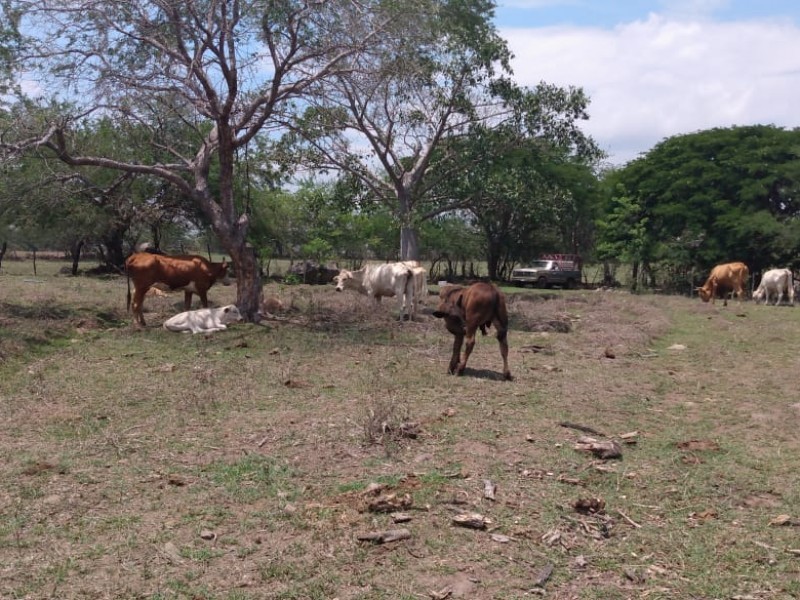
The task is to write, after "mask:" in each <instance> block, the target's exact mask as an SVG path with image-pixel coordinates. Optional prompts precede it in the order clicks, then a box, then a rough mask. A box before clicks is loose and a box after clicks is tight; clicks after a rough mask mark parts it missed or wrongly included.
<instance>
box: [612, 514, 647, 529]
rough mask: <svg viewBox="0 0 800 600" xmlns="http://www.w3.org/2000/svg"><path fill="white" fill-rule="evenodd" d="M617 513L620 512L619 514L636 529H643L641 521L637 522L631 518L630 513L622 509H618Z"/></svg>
mask: <svg viewBox="0 0 800 600" xmlns="http://www.w3.org/2000/svg"><path fill="white" fill-rule="evenodd" d="M617 514H619V516H620V517H622V518H623V519H625V520H626V521H627V522H628V523H630V524H631V525H633V526H634V527H635V528H636V529H641V528H642V526H641V525H639V523H637V522H636V521H634V520H633V519H631V518H630V517H629V516H628V515H626V514H625V513H624V512H622V511H621V510H620V509H617Z"/></svg>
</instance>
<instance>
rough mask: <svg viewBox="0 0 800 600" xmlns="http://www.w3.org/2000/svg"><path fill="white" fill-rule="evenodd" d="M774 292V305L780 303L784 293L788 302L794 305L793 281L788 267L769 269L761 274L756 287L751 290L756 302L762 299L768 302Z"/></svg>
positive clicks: (765, 302)
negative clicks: (759, 281) (753, 290)
mask: <svg viewBox="0 0 800 600" xmlns="http://www.w3.org/2000/svg"><path fill="white" fill-rule="evenodd" d="M773 294H775V306H778V304H780V303H781V297H782V296H783V295H784V294H786V297H787V299H788V300H789V303H790V304H791V305H792V306H794V283H793V282H792V271H791V270H790V269H770V270H769V271H767V272H765V273H764V274H763V275H762V276H761V283H759V284H758V289H756V291H755V292H753V300H754V301H755V302H756V303H758V302H759V301H760V300H762V299H763V300H764V304H769V299H770V297H771V296H772V295H773Z"/></svg>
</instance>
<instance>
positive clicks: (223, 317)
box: [220, 304, 242, 325]
mask: <svg viewBox="0 0 800 600" xmlns="http://www.w3.org/2000/svg"><path fill="white" fill-rule="evenodd" d="M241 320H242V315H241V313H240V312H239V308H238V307H237V306H236V305H235V304H229V305H228V306H223V307H222V313H221V314H220V322H221V323H223V324H224V325H227V324H229V323H238V322H239V321H241Z"/></svg>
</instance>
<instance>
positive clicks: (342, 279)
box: [333, 269, 360, 292]
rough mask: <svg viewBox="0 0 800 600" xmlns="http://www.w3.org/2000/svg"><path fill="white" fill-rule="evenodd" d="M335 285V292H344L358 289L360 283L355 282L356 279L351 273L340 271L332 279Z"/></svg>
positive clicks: (345, 270)
mask: <svg viewBox="0 0 800 600" xmlns="http://www.w3.org/2000/svg"><path fill="white" fill-rule="evenodd" d="M333 282H334V283H335V284H336V291H337V292H341V291H344V290H354V289H358V288H359V287H360V282H359V281H356V277H355V275H354V274H353V272H352V271H348V270H347V269H342V270H341V271H339V274H338V275H337V276H336V277H334V278H333Z"/></svg>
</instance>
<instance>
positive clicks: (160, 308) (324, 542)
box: [0, 266, 800, 600]
mask: <svg viewBox="0 0 800 600" xmlns="http://www.w3.org/2000/svg"><path fill="white" fill-rule="evenodd" d="M4 270H5V266H4ZM26 279H29V278H28V277H26V276H25V275H22V274H20V275H0V360H2V366H0V369H2V372H1V374H2V380H0V414H2V415H3V417H4V429H3V432H4V433H3V436H2V437H0V597H3V598H36V599H38V598H64V599H79V598H80V599H83V598H114V599H119V598H122V599H134V598H136V599H140V598H147V599H152V600H155V599H162V598H181V599H184V598H185V599H196V598H207V599H212V598H213V599H220V600H243V599H261V598H276V599H277V598H280V599H291V598H297V599H314V598H320V599H321V598H340V599H342V600H344V599H355V598H359V599H384V598H385V599H390V598H391V599H397V598H407V599H411V598H426V597H433V596H432V595H430V593H431V592H442V593H446V591H447V590H449V591H450V593H451V597H453V598H456V597H461V598H504V599H505V598H523V597H532V596H535V595H536V593H535V592H532V591H531V590H532V589H533V588H534V586H535V584H536V583H537V580H539V578H540V576H541V574H542V573H544V572H546V571H547V569H548V566H549V565H552V567H553V571H552V575H551V576H550V577H549V578H548V579H547V580H546V581H544V582H541V583H542V585H543V586H544V589H545V590H546V592H545V593H546V596H547V597H550V598H558V599H562V598H563V599H567V598H598V599H599V598H691V597H695V598H732V597H736V596H738V597H751V598H758V599H761V598H791V597H796V596H797V595H798V594H800V586H799V585H798V583H797V582H798V580H800V578H798V570H799V568H800V567H799V566H798V565H800V563H798V560H799V559H798V557H797V555H796V554H793V553H792V552H790V550H793V549H796V548H798V544H797V542H796V534H797V529H796V527H794V526H792V523H800V514H797V512H796V507H797V506H798V505H800V503H798V500H800V498H798V491H797V489H796V486H795V485H794V474H795V473H796V472H797V469H798V466H800V465H798V462H800V459H798V456H799V454H798V442H797V436H796V422H797V419H798V417H800V405H798V403H797V400H796V399H795V398H796V394H795V390H796V385H795V378H796V376H795V372H796V366H797V360H796V358H795V356H796V350H795V348H796V345H795V344H794V340H796V339H797V338H798V334H799V333H800V312H797V311H796V310H792V309H788V308H786V309H781V308H774V307H756V306H752V305H745V306H744V307H743V308H741V309H740V308H738V307H736V306H735V305H733V306H731V307H729V308H728V309H723V308H721V307H716V308H712V307H711V306H707V305H702V304H700V303H699V302H692V301H690V300H688V299H684V298H669V297H657V296H646V297H635V296H630V295H627V294H623V293H592V292H570V293H566V292H565V293H563V294H549V295H542V294H540V293H536V292H524V293H516V294H513V295H511V297H510V299H509V310H510V313H511V319H512V325H511V332H510V336H509V339H510V344H511V353H510V365H511V369H512V373H513V374H514V376H515V380H514V381H513V382H503V381H499V376H500V373H499V372H500V369H501V365H502V363H501V360H500V355H499V351H498V348H497V343H496V341H495V340H494V338H493V337H491V336H487V337H485V338H481V339H479V340H478V344H477V346H476V350H475V352H474V353H473V356H472V357H471V359H470V364H469V367H468V372H467V375H466V376H464V377H461V378H455V377H451V376H447V375H445V374H444V372H445V370H446V367H447V361H448V358H449V351H450V345H451V337H450V336H449V334H447V333H446V332H445V331H444V327H443V325H442V323H441V322H438V321H437V320H435V319H433V318H432V317H431V316H430V315H429V314H428V313H429V311H427V312H426V313H425V314H423V315H422V316H421V318H420V319H419V320H418V321H417V322H414V323H398V322H397V321H396V320H395V318H394V315H395V314H396V308H395V306H394V304H393V303H387V304H386V305H385V306H383V307H381V309H380V310H375V309H374V308H373V307H372V306H371V305H370V304H369V303H368V302H367V301H366V299H364V298H360V297H357V296H352V295H349V294H336V293H335V292H333V290H332V289H331V288H309V287H303V286H297V287H284V288H281V287H278V286H270V290H269V291H268V293H269V294H270V295H274V296H277V297H279V298H280V299H281V301H282V302H283V304H284V306H285V307H286V312H285V313H284V314H283V315H281V316H282V317H283V319H282V320H275V321H270V322H268V323H266V324H265V325H261V326H256V325H241V326H235V327H232V328H231V329H230V330H229V331H227V332H222V334H215V335H213V336H209V337H204V336H190V335H179V334H172V333H169V332H165V331H163V330H161V329H160V328H158V327H157V324H158V323H160V322H161V320H163V318H165V317H167V316H169V315H171V314H172V313H173V312H174V311H175V310H177V309H179V304H180V298H179V297H177V296H173V297H168V298H148V299H147V300H146V301H145V307H146V310H147V311H150V312H147V313H146V317H147V318H148V323H149V324H150V327H149V328H148V329H147V330H145V331H136V330H134V329H132V328H130V327H129V326H128V325H127V323H128V318H129V317H128V315H127V314H126V313H125V305H124V302H125V298H124V282H122V281H120V280H107V281H96V280H90V279H86V278H77V279H73V278H69V277H53V276H49V275H40V277H39V278H38V279H40V280H41V281H42V283H32V282H30V281H26ZM234 293H235V290H234V289H233V288H214V289H213V290H212V292H211V294H210V296H211V298H212V301H213V302H214V303H216V304H218V305H221V304H225V303H227V302H230V301H232V300H233V294H234ZM432 302H433V299H431V300H430V301H429V305H430V304H431V303H432ZM176 306H178V308H177V309H176ZM424 312H425V311H424ZM675 343H679V344H683V345H685V346H686V348H685V349H684V350H675V349H669V348H670V346H672V345H673V344H675ZM612 356H613V358H611V357H612ZM562 422H569V423H572V424H581V425H584V426H588V427H591V428H593V429H595V430H597V431H599V432H601V433H602V434H605V436H607V437H609V438H618V436H619V435H620V434H624V433H628V432H632V431H636V432H638V435H637V436H636V439H637V443H636V444H633V445H628V444H623V458H622V459H621V460H617V461H602V460H600V459H596V458H594V457H593V456H591V455H587V454H585V453H579V452H576V451H575V450H574V449H573V445H574V443H575V442H576V440H577V439H578V438H579V437H580V436H581V435H584V434H583V433H581V432H580V431H577V430H575V429H573V428H569V427H564V426H562V425H561V423H562ZM409 423H413V424H414V425H415V426H416V429H415V433H416V435H407V431H406V432H405V433H404V432H403V430H402V426H403V425H405V424H409ZM691 440H696V442H694V443H692V444H689V445H686V444H684V445H681V442H688V441H691ZM484 480H490V481H492V482H493V483H494V484H495V485H496V486H497V494H496V499H495V500H494V501H492V500H487V499H485V498H484V495H483V492H484ZM370 484H380V485H381V486H382V487H380V488H379V491H374V488H375V487H376V486H370ZM376 493H380V494H385V495H386V498H383V500H384V501H385V503H388V504H389V505H391V502H393V501H396V500H397V499H398V498H404V497H405V495H406V494H408V495H409V497H410V498H411V499H412V506H411V507H410V508H408V507H406V509H405V510H404V512H407V513H409V514H410V516H411V521H409V522H408V523H404V524H402V525H398V524H395V523H394V522H393V520H392V517H391V515H390V514H389V513H385V512H375V508H374V498H373V495H374V494H376ZM590 498H601V499H602V500H603V501H604V502H605V510H604V512H601V513H599V514H583V513H579V512H577V511H576V510H575V508H574V504H575V503H576V502H577V501H578V500H580V499H590ZM393 499H394V500H393ZM467 512H478V513H481V514H483V515H485V516H486V517H487V518H489V519H490V520H491V525H489V528H488V530H484V531H481V530H472V529H467V528H463V527H456V526H454V525H453V524H452V518H453V516H455V515H456V514H458V513H467ZM782 514H787V515H789V521H788V523H789V524H784V525H780V526H779V525H770V522H771V521H774V520H775V518H776V517H778V516H780V515H782ZM784 520H785V519H784ZM774 522H778V521H774ZM398 527H406V528H407V529H409V530H410V532H411V538H410V539H408V540H405V541H399V542H393V543H389V544H385V545H374V544H370V543H368V542H361V541H358V539H357V536H358V535H359V534H362V533H367V532H373V531H383V530H387V529H396V528H398ZM498 534H501V535H503V536H506V538H507V539H508V541H503V540H505V539H506V538H502V537H497V535H498ZM493 536H494V537H493ZM498 540H499V541H498Z"/></svg>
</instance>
